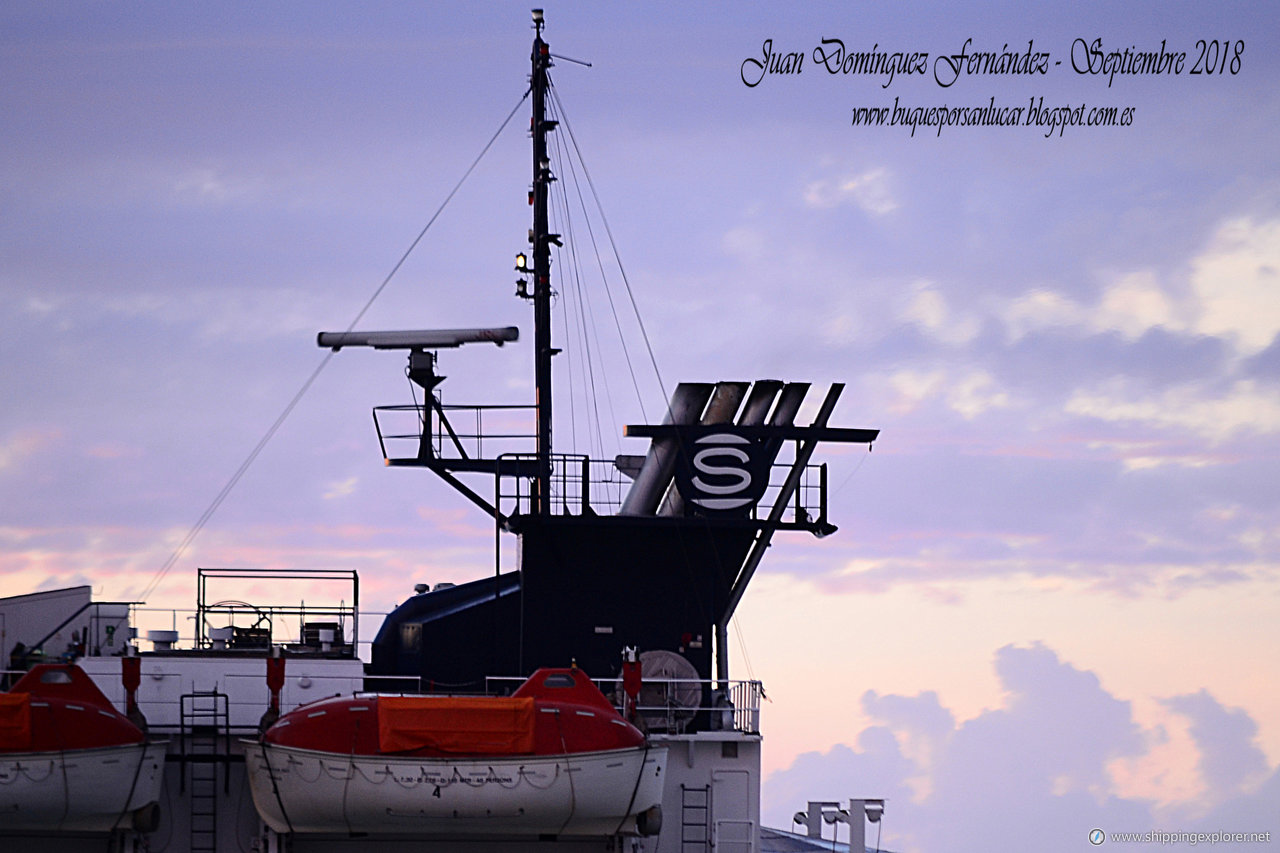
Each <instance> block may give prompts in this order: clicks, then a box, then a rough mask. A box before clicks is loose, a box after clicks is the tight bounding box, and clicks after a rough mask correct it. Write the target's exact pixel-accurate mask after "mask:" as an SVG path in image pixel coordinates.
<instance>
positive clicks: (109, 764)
mask: <svg viewBox="0 0 1280 853" xmlns="http://www.w3.org/2000/svg"><path fill="white" fill-rule="evenodd" d="M164 758H165V744H164V743H149V742H148V741H147V738H146V735H144V734H143V732H142V730H141V729H139V728H138V727H137V726H135V725H134V724H133V723H131V722H129V720H128V719H126V718H125V716H124V715H123V714H121V713H120V712H118V711H117V710H116V709H115V708H114V707H112V705H111V701H110V700H109V699H107V697H106V696H104V695H103V694H102V691H101V690H99V689H98V687H97V685H95V684H94V683H93V680H92V679H91V678H89V676H88V675H86V674H85V673H84V671H83V670H81V669H80V668H79V667H78V666H74V665H72V664H40V665H38V666H35V667H32V669H31V671H30V672H28V673H27V674H26V675H24V676H23V677H22V679H21V680H20V681H19V682H18V683H17V684H15V685H14V686H13V688H12V689H11V690H10V691H9V692H8V693H0V833H9V832H41V833H44V832H94V833H99V832H111V831H112V830H116V829H125V830H129V829H140V830H151V829H154V827H155V823H156V822H157V820H158V818H159V812H158V808H159V807H158V805H157V802H158V800H159V798H160V785H161V783H162V782H163V781H164Z"/></svg>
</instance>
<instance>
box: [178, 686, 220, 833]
mask: <svg viewBox="0 0 1280 853" xmlns="http://www.w3.org/2000/svg"><path fill="white" fill-rule="evenodd" d="M179 702H180V703H181V710H180V713H181V723H182V725H181V729H180V735H179V738H180V739H179V757H180V760H181V762H182V782H181V791H182V792H184V793H187V796H188V797H189V801H188V802H189V804H190V831H191V832H190V841H191V843H190V846H189V847H188V848H187V850H188V851H190V853H217V850H218V767H219V765H221V766H222V768H223V770H222V784H223V793H227V792H229V791H230V786H231V780H230V777H229V775H228V773H227V764H228V763H229V761H230V757H231V727H230V712H229V704H228V702H229V700H228V698H227V694H225V693H222V692H220V691H218V690H216V689H215V690H209V691H199V690H198V691H195V692H193V693H185V694H183V695H182V696H181V697H180V698H179ZM188 784H190V786H191V789H190V791H187V785H188Z"/></svg>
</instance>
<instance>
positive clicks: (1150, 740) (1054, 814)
mask: <svg viewBox="0 0 1280 853" xmlns="http://www.w3.org/2000/svg"><path fill="white" fill-rule="evenodd" d="M995 668H996V673H997V675H998V677H999V680H1000V684H1001V686H1002V687H1003V689H1004V692H1005V700H1004V703H1003V706H1002V707H999V708H994V709H990V710H986V711H983V712H981V713H980V714H978V715H977V716H976V717H974V718H972V719H969V720H964V721H957V720H956V719H955V717H954V716H953V715H952V714H951V712H950V711H948V710H947V709H946V708H945V707H943V706H942V705H941V703H940V702H939V700H938V697H937V695H936V694H934V693H932V692H926V693H922V694H919V695H917V696H896V695H885V696H882V695H879V694H877V693H875V692H874V691H869V692H868V693H867V694H865V695H864V696H863V699H862V711H863V713H864V714H865V715H866V716H867V717H869V718H870V719H871V720H872V721H873V724H872V725H870V726H868V727H866V728H864V729H863V730H862V731H861V732H859V733H858V735H857V737H856V738H855V739H854V742H855V746H854V747H850V746H847V745H843V744H841V745H837V746H835V747H833V748H832V749H831V750H829V751H828V752H826V753H806V754H804V755H802V756H800V757H799V758H797V759H796V761H795V762H794V763H793V764H792V765H791V766H790V767H788V768H786V769H785V770H781V771H778V772H776V773H773V774H771V775H770V776H769V777H768V779H767V780H766V781H765V785H764V802H765V804H766V812H765V815H764V822H765V823H766V824H767V825H771V826H784V827H786V826H789V825H790V815H791V813H792V812H793V811H795V810H797V809H799V808H803V806H804V804H805V802H807V801H808V800H840V799H843V798H848V797H850V796H859V797H879V796H883V797H885V798H886V799H887V800H888V803H887V805H886V809H885V816H884V824H883V830H884V838H883V839H882V842H881V843H882V845H883V846H885V847H887V848H889V849H893V850H901V851H936V850H947V851H955V852H956V853H966V851H974V853H979V851H981V853H992V851H1006V850H1007V851H1023V850H1037V851H1045V853H1053V851H1076V850H1081V849H1087V845H1086V838H1087V834H1088V832H1089V831H1090V829H1092V828H1095V827H1101V828H1103V829H1104V831H1107V832H1125V831H1135V832H1145V831H1147V830H1150V829H1153V828H1157V827H1165V828H1169V829H1178V830H1185V831H1240V832H1259V831H1266V830H1268V829H1271V824H1270V821H1271V820H1272V819H1273V816H1274V815H1275V814H1277V813H1280V811H1278V810H1280V784H1278V780H1280V773H1278V772H1277V770H1276V768H1271V767H1268V766H1267V764H1266V760H1265V758H1264V757H1263V756H1262V753H1261V751H1260V750H1259V749H1258V747H1257V745H1256V743H1255V737H1256V733H1257V726H1256V723H1254V721H1253V720H1252V719H1250V718H1249V716H1248V715H1247V714H1245V713H1244V712H1243V711H1240V710H1231V709H1226V708H1224V707H1223V706H1222V705H1221V704H1220V703H1218V702H1217V700H1215V699H1214V698H1213V697H1212V696H1210V695H1209V694H1208V693H1207V692H1206V691H1201V692H1199V693H1196V694H1192V695H1190V696H1178V697H1174V698H1173V699H1169V700H1166V702H1165V705H1166V706H1167V707H1168V708H1169V709H1170V710H1172V711H1174V712H1176V713H1178V714H1184V715H1186V716H1188V717H1189V718H1190V719H1191V726H1190V731H1191V736H1192V740H1193V742H1194V747H1195V749H1194V750H1193V752H1192V755H1193V756H1194V760H1195V762H1196V763H1195V772H1196V774H1197V775H1198V776H1199V779H1200V783H1201V786H1200V788H1198V789H1193V790H1192V791H1185V790H1184V791H1182V795H1183V797H1184V798H1183V799H1181V800H1178V801H1175V802H1172V803H1166V804H1161V803H1159V802H1157V799H1156V798H1155V797H1154V796H1151V795H1143V794H1141V793H1135V792H1134V791H1132V790H1129V791H1127V792H1122V791H1121V787H1122V786H1121V785H1120V784H1119V783H1118V781H1117V775H1118V774H1117V773H1116V771H1115V769H1114V768H1116V767H1117V764H1116V762H1117V761H1121V760H1128V761H1133V760H1137V759H1141V758H1143V757H1146V756H1151V755H1158V756H1159V757H1160V758H1161V759H1162V760H1164V761H1177V760H1179V758H1180V757H1181V758H1183V759H1184V760H1185V756H1183V755H1182V754H1180V753H1177V752H1170V751H1167V750H1166V751H1163V752H1160V751H1159V747H1160V746H1161V745H1162V744H1163V743H1164V742H1165V741H1166V740H1167V738H1166V737H1165V736H1164V734H1163V733H1162V731H1160V730H1155V729H1151V728H1145V727H1143V726H1141V725H1139V723H1138V722H1136V721H1135V718H1134V711H1133V707H1132V705H1131V703H1130V702H1128V701H1124V700H1122V699H1119V698H1117V697H1116V696H1114V695H1112V694H1111V693H1110V692H1108V691H1107V690H1106V689H1104V688H1103V687H1102V685H1101V683H1100V682H1099V680H1098V678H1097V676H1096V675H1094V674H1093V673H1092V672H1089V671H1087V670H1081V669H1078V668H1076V667H1074V666H1072V665H1071V664H1069V663H1067V662H1065V661H1063V660H1061V659H1060V658H1059V657H1058V655H1057V654H1056V653H1055V652H1054V651H1053V650H1051V649H1049V648H1047V647H1045V646H1043V645H1040V644H1035V645H1032V646H1030V647H1017V646H1005V647H1003V648H1001V649H1000V650H998V651H997V652H996V656H995ZM1163 769H1164V770H1165V771H1169V772H1173V771H1178V770H1180V769H1185V768H1177V767H1166V768H1163ZM1203 790H1212V791H1214V793H1213V795H1212V797H1211V799H1210V800H1209V801H1208V805H1209V806H1211V808H1206V800H1205V799H1204V798H1203V796H1202V795H1201V792H1202V791H1203Z"/></svg>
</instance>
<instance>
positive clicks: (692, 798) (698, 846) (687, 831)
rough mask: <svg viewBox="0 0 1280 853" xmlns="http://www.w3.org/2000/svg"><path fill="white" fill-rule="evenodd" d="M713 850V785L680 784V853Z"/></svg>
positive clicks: (706, 852)
mask: <svg viewBox="0 0 1280 853" xmlns="http://www.w3.org/2000/svg"><path fill="white" fill-rule="evenodd" d="M710 850H711V786H710V785H706V786H704V787H701V788H686V787H685V786H684V785H681V786H680V853H697V851H701V853H709V851H710Z"/></svg>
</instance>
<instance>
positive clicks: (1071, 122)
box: [852, 97, 1136, 139]
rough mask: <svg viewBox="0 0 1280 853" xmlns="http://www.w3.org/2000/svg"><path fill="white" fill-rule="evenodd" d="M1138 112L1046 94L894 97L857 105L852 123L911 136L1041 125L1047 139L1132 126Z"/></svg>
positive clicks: (1127, 108)
mask: <svg viewBox="0 0 1280 853" xmlns="http://www.w3.org/2000/svg"><path fill="white" fill-rule="evenodd" d="M1135 113H1136V109H1135V108H1134V107H1114V106H1090V105H1089V104H1087V103H1079V104H1070V103H1068V104H1053V103H1049V104H1046V103H1045V100H1044V98H1043V97H1039V98H1037V97H1032V98H1031V99H1030V101H1029V102H1028V103H1027V104H1026V105H1025V106H1023V105H1022V104H1021V103H1019V104H1017V105H1011V104H1008V105H1006V104H997V103H996V99H995V98H994V97H992V98H990V99H989V100H988V101H987V103H986V104H977V105H969V106H951V105H948V104H940V105H937V106H911V105H903V104H902V103H901V102H900V101H899V99H898V98H894V99H893V105H892V106H883V107H855V108H854V109H853V120H852V125H853V126H854V127H903V128H907V129H909V130H910V135H911V136H915V135H916V131H917V130H923V129H925V128H929V129H932V130H933V132H934V133H935V134H936V135H937V136H942V131H943V130H945V129H947V128H961V127H968V128H973V127H1023V128H1035V129H1038V130H1040V131H1041V132H1043V134H1044V136H1045V138H1046V139H1047V138H1049V137H1051V136H1054V135H1057V136H1059V137H1061V136H1062V135H1063V134H1064V133H1066V130H1067V128H1069V127H1129V126H1130V125H1132V124H1133V120H1134V116H1135Z"/></svg>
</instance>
